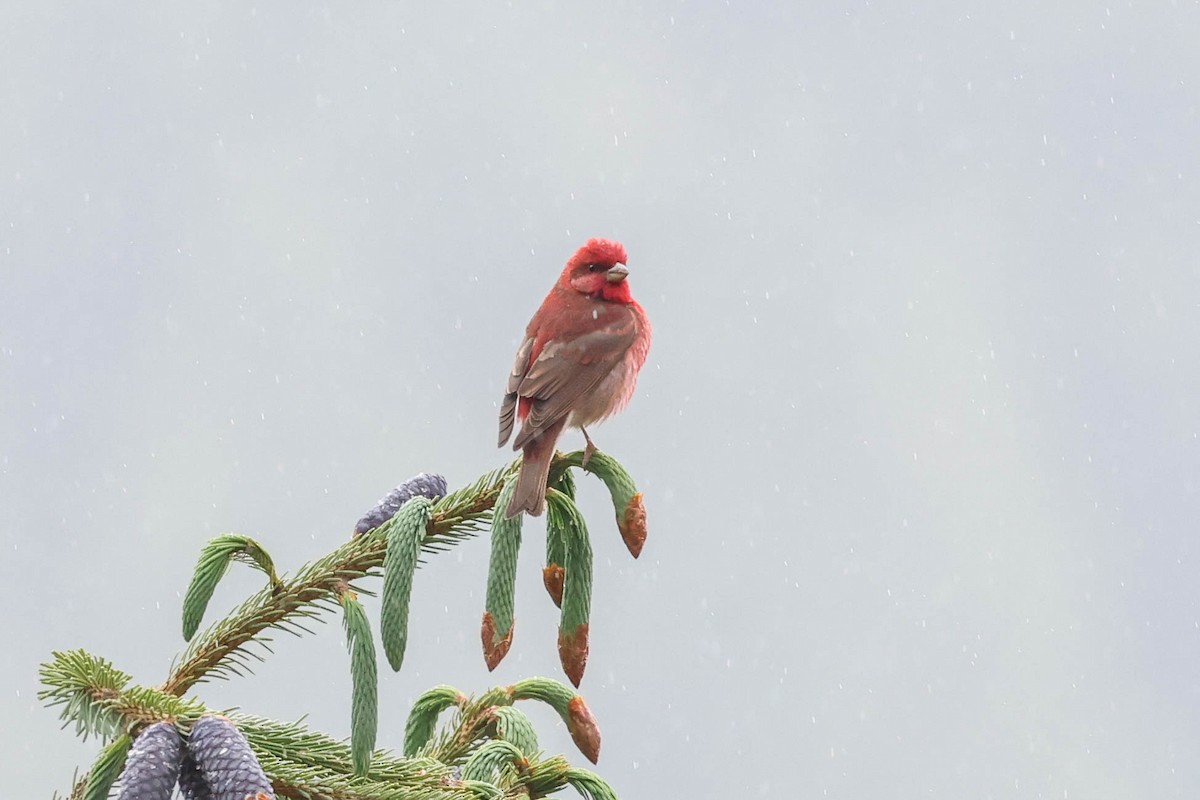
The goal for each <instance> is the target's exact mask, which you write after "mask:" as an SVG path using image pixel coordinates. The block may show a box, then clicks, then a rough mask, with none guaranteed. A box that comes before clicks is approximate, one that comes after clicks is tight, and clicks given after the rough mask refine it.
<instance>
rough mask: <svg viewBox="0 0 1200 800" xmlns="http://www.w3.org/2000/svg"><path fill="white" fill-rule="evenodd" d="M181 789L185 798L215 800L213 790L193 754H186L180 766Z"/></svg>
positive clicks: (190, 799) (189, 799)
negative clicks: (193, 758) (201, 772)
mask: <svg viewBox="0 0 1200 800" xmlns="http://www.w3.org/2000/svg"><path fill="white" fill-rule="evenodd" d="M179 791H180V793H181V794H182V795H183V800H213V796H212V790H210V789H209V788H208V783H207V782H206V781H205V780H204V776H203V775H201V774H200V768H199V767H197V766H196V762H195V761H193V760H192V757H191V756H184V757H183V766H182V767H180V768H179Z"/></svg>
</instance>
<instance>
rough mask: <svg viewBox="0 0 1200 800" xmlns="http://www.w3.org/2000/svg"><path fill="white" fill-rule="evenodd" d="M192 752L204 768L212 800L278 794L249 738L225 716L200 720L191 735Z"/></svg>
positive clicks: (203, 771) (190, 752) (259, 797)
mask: <svg viewBox="0 0 1200 800" xmlns="http://www.w3.org/2000/svg"><path fill="white" fill-rule="evenodd" d="M188 753H189V754H190V755H191V757H192V759H193V760H194V761H195V762H196V766H197V767H199V768H200V774H202V775H203V776H204V782H205V783H207V784H208V788H209V791H210V792H211V793H212V794H211V797H212V800H246V798H256V799H257V800H262V798H272V800H273V798H274V797H275V791H274V790H273V789H272V788H271V782H270V781H269V780H267V776H266V774H265V773H263V771H262V767H261V766H259V764H258V759H257V758H255V757H254V752H253V751H252V750H251V749H250V744H249V743H248V742H247V741H246V737H245V736H242V732H241V731H239V730H238V729H237V727H236V726H235V725H234V724H233V723H232V722H230V721H229V720H228V719H226V718H225V717H217V716H207V717H201V718H200V719H199V720H197V721H196V724H195V725H193V726H192V732H191V734H190V735H189V736H188Z"/></svg>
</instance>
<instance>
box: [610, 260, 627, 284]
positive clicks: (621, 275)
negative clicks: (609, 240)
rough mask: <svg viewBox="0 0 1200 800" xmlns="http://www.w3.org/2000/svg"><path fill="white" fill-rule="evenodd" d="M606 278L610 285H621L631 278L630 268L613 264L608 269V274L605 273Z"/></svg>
mask: <svg viewBox="0 0 1200 800" xmlns="http://www.w3.org/2000/svg"><path fill="white" fill-rule="evenodd" d="M604 277H605V278H607V279H608V282H609V283H620V282H621V281H623V280H625V279H626V278H628V277H629V267H627V266H625V265H624V264H613V265H612V266H611V267H609V268H608V272H606V273H604Z"/></svg>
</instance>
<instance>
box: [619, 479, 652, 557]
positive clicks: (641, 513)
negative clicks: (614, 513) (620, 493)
mask: <svg viewBox="0 0 1200 800" xmlns="http://www.w3.org/2000/svg"><path fill="white" fill-rule="evenodd" d="M617 527H618V528H620V529H621V538H622V539H624V540H625V546H626V547H627V548H629V552H630V554H632V555H633V557H634V558H637V557H638V556H640V555H641V554H642V545H643V544H645V543H646V507H645V506H644V505H642V493H641V492H636V493H635V494H634V495H633V497H631V498H629V505H627V506H625V516H624V517H623V518H622V519H619V520H617Z"/></svg>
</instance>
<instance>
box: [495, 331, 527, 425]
mask: <svg viewBox="0 0 1200 800" xmlns="http://www.w3.org/2000/svg"><path fill="white" fill-rule="evenodd" d="M532 352H533V337H532V336H526V337H525V341H523V342H521V346H520V347H518V348H517V358H516V360H515V361H514V362H513V368H512V372H510V373H509V374H508V383H507V384H506V385H505V387H504V401H503V402H502V403H500V443H499V444H498V445H496V446H497V447H504V443H505V442H507V441H508V437H509V436H512V429H513V424H514V423H515V422H516V418H517V389H518V388H519V387H520V386H521V380H522V379H523V378H524V377H525V373H526V371H528V369H529V355H530V353H532Z"/></svg>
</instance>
